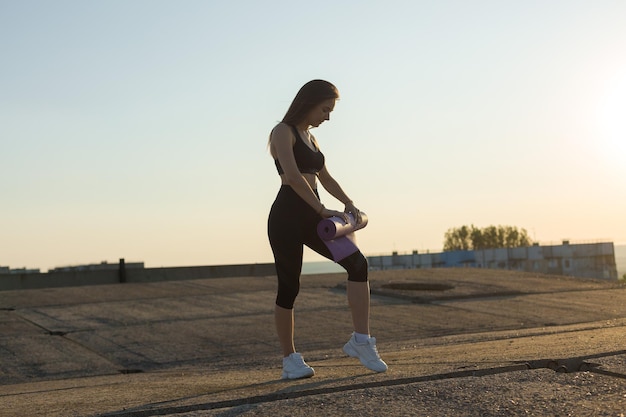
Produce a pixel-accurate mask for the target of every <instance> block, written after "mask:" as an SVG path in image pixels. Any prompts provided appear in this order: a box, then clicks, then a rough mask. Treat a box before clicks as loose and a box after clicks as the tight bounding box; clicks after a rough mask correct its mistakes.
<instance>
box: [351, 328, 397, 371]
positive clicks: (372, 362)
mask: <svg viewBox="0 0 626 417" xmlns="http://www.w3.org/2000/svg"><path fill="white" fill-rule="evenodd" d="M343 351H344V352H345V353H346V355H348V356H352V357H353V358H359V360H360V361H361V363H362V364H363V365H364V366H365V367H366V368H367V369H371V370H372V371H374V372H385V371H386V370H387V364H386V363H385V362H384V361H383V360H382V359H381V358H380V355H378V349H376V338H374V337H370V338H369V339H367V342H365V343H357V342H356V339H355V337H354V333H352V337H350V340H348V343H346V344H345V345H344V346H343Z"/></svg>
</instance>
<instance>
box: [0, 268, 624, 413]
mask: <svg viewBox="0 0 626 417" xmlns="http://www.w3.org/2000/svg"><path fill="white" fill-rule="evenodd" d="M345 278H346V277H345V275H344V274H324V275H306V276H303V278H302V289H301V293H300V296H299V297H298V300H297V302H296V313H295V314H296V346H297V348H298V351H300V352H301V353H302V354H303V355H304V357H305V359H306V360H307V362H308V363H309V364H310V365H311V366H313V367H314V368H315V370H316V375H315V377H313V378H311V379H304V380H296V381H283V380H280V379H279V378H280V372H281V369H280V366H281V360H280V359H281V358H280V354H279V348H278V343H277V340H276V336H275V330H274V322H273V303H274V297H275V277H260V278H250V277H241V278H213V279H204V280H190V281H176V282H172V281H164V282H153V283H140V284H139V283H138V284H132V283H128V284H115V285H102V286H89V287H67V288H49V289H37V290H20V291H5V292H0V401H1V403H2V407H1V408H0V416H11V417H14V416H39V415H40V416H64V417H66V416H128V417H130V416H174V415H176V416H222V417H229V416H266V415H272V416H296V417H297V416H307V417H311V416H318V415H319V416H329V415H333V416H341V415H353V414H360V415H361V416H380V415H394V416H395V415H398V416H449V415H464V416H517V415H519V416H522V415H523V416H527V415H535V416H539V415H571V416H623V415H624V414H625V413H626V343H625V342H624V341H625V340H626V337H625V336H626V302H625V301H626V286H624V285H623V284H620V283H619V282H616V281H604V280H588V279H578V278H568V277H561V276H551V275H537V274H529V273H520V272H513V271H499V270H483V269H422V270H420V269H416V270H392V271H373V272H371V274H370V281H371V286H372V312H371V315H372V323H371V331H372V335H373V336H375V337H376V338H377V341H378V349H379V351H380V353H381V356H382V357H383V359H384V360H385V361H386V362H387V363H388V365H389V371H388V372H386V373H384V374H375V373H372V372H370V371H368V370H367V369H365V368H363V367H362V366H361V365H360V363H359V362H358V360H356V359H353V358H348V357H346V356H345V355H344V354H343V352H342V351H341V348H342V346H343V344H344V343H345V342H346V340H347V339H348V337H349V335H350V332H351V324H350V323H351V319H350V314H349V310H348V307H347V302H346V298H345V291H344V289H345Z"/></svg>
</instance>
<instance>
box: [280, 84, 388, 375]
mask: <svg viewBox="0 0 626 417" xmlns="http://www.w3.org/2000/svg"><path fill="white" fill-rule="evenodd" d="M338 98H339V92H338V91H337V88H336V87H335V86H334V85H332V84H331V83H329V82H327V81H323V80H313V81H310V82H308V83H306V84H305V85H304V86H303V87H302V88H301V89H300V91H298V94H296V97H295V98H294V100H293V102H292V103H291V106H290V107H289V109H288V110H287V114H286V115H285V117H284V118H283V120H282V122H280V123H279V124H278V125H276V127H274V129H273V130H272V133H271V134H270V140H269V148H270V153H271V155H272V157H273V158H274V163H275V165H276V169H277V170H278V174H279V175H280V178H281V182H282V185H281V187H280V190H279V192H278V195H277V196H276V200H275V201H274V203H273V205H272V209H271V211H270V214H269V219H268V236H269V241H270V245H271V247H272V252H273V253H274V260H275V263H276V274H277V276H278V294H277V296H276V305H275V310H274V317H275V320H276V330H277V332H278V339H279V341H280V346H281V349H282V351H283V373H282V378H284V379H296V378H306V377H311V376H313V375H314V374H315V371H314V370H313V368H311V367H310V366H309V365H307V363H306V362H305V361H304V359H303V358H302V355H301V354H300V353H297V352H296V349H295V346H294V341H293V333H294V314H293V306H294V302H295V299H296V296H297V295H298V291H299V289H300V272H301V269H302V253H303V245H307V246H308V247H309V248H311V249H313V250H314V251H316V252H317V253H319V254H321V255H322V256H324V257H326V258H328V259H332V258H331V253H330V251H329V250H328V248H327V247H326V245H325V244H324V242H323V241H322V240H321V239H320V237H319V236H318V235H317V224H318V223H319V221H320V220H322V219H323V218H326V217H332V216H339V217H342V218H344V220H346V221H348V214H347V213H352V214H353V215H354V216H355V218H356V219H357V222H360V221H361V215H360V212H359V210H358V209H357V208H356V207H355V205H354V203H353V202H352V200H351V199H350V198H349V197H348V196H347V195H346V193H345V192H344V191H343V189H342V188H341V186H339V184H338V183H337V181H335V179H334V178H333V177H332V176H331V175H330V173H329V172H328V170H327V169H326V166H325V159H324V155H323V154H322V152H321V151H320V149H319V146H318V144H317V141H316V140H315V137H313V135H311V133H310V132H309V129H310V128H311V127H318V126H319V125H320V124H322V123H323V122H324V121H326V120H330V113H331V112H332V111H333V109H334V107H335V102H336V100H337V99H338ZM318 179H319V182H320V183H321V184H322V186H323V187H324V189H326V190H327V191H328V192H329V193H330V194H331V195H332V196H333V197H335V198H336V199H337V200H339V201H341V202H342V203H343V204H344V205H345V209H344V211H343V212H342V211H336V210H331V209H327V208H326V207H324V205H323V204H322V203H321V201H320V198H319V194H318V192H317V180H318ZM338 263H339V264H340V265H341V266H342V267H343V268H344V269H345V270H346V271H347V272H348V283H347V292H348V304H349V305H350V310H351V313H352V322H353V326H354V332H353V333H352V336H351V337H350V340H349V341H348V342H347V343H346V344H345V346H344V348H343V350H344V352H345V353H346V354H347V355H349V356H353V357H356V358H359V360H360V361H361V363H362V364H363V365H365V366H366V367H367V368H369V369H371V370H373V371H376V372H384V371H386V370H387V364H385V362H383V360H382V359H381V358H380V356H379V355H378V351H377V349H376V339H375V338H373V337H370V334H369V309H370V288H369V282H368V281H367V272H368V266H367V259H366V258H365V257H364V256H363V254H362V253H361V252H360V251H358V252H356V253H354V254H353V255H350V256H348V257H347V258H345V259H343V260H341V261H339V262H338Z"/></svg>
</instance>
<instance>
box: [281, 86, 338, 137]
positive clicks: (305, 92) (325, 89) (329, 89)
mask: <svg viewBox="0 0 626 417" xmlns="http://www.w3.org/2000/svg"><path fill="white" fill-rule="evenodd" d="M329 98H334V99H338V98H339V90H337V87H335V86H334V85H332V84H331V83H329V82H328V81H324V80H312V81H309V82H308V83H306V84H304V85H303V86H302V88H300V91H298V94H296V97H295V98H294V99H293V101H292V102H291V106H289V109H288V110H287V113H286V114H285V117H283V120H282V122H283V123H286V124H288V125H291V126H295V125H297V124H298V123H300V122H302V121H303V120H304V118H305V117H306V115H307V114H308V113H309V112H310V111H311V109H313V108H314V107H315V106H317V105H318V104H320V103H321V102H322V101H324V100H328V99H329Z"/></svg>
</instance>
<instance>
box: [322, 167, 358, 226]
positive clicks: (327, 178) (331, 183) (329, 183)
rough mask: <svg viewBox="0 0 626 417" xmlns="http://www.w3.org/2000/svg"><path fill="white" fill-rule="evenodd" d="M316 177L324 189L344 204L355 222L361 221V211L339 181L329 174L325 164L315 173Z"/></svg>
mask: <svg viewBox="0 0 626 417" xmlns="http://www.w3.org/2000/svg"><path fill="white" fill-rule="evenodd" d="M317 177H318V178H319V180H320V183H321V184H322V186H323V187H324V189H325V190H326V191H328V192H329V193H330V195H332V196H333V197H335V198H336V199H337V200H339V201H341V202H342V203H343V204H344V205H345V210H344V211H345V212H346V213H352V214H353V215H354V216H355V218H356V222H357V223H361V212H360V211H359V209H358V208H356V206H355V205H354V202H353V201H352V200H351V199H350V197H348V195H347V194H346V192H345V191H343V189H342V188H341V186H340V185H339V183H338V182H337V181H336V180H335V179H334V178H333V177H332V175H330V173H329V172H328V169H326V166H324V168H322V170H321V171H320V172H319V174H317Z"/></svg>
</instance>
